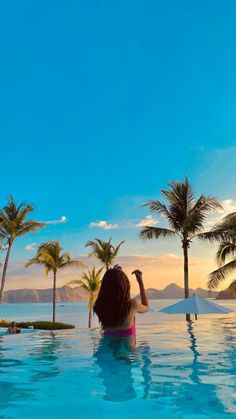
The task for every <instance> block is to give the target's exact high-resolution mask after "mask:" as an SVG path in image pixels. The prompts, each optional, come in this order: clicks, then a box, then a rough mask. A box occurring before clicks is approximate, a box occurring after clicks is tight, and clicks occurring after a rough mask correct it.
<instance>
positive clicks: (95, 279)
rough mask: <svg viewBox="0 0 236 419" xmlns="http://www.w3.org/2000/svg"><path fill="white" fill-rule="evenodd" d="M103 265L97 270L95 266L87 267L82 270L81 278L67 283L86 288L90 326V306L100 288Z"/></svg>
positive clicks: (91, 306)
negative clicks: (84, 270)
mask: <svg viewBox="0 0 236 419" xmlns="http://www.w3.org/2000/svg"><path fill="white" fill-rule="evenodd" d="M102 270H103V267H102V268H101V269H99V270H96V268H95V266H93V268H92V269H91V270H90V269H89V268H87V272H83V274H82V278H81V279H75V280H74V281H70V282H68V284H67V285H79V286H80V287H82V288H83V289H84V290H86V291H87V292H88V294H89V300H88V310H89V319H88V327H89V328H90V327H91V325H92V308H93V304H94V301H95V299H96V297H97V294H98V292H99V289H100V285H101V272H102Z"/></svg>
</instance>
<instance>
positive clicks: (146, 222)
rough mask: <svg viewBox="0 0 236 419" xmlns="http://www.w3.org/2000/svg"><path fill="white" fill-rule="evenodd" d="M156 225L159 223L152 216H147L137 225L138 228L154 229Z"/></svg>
mask: <svg viewBox="0 0 236 419" xmlns="http://www.w3.org/2000/svg"><path fill="white" fill-rule="evenodd" d="M156 224H158V221H157V220H155V218H153V217H152V215H146V217H145V218H143V219H142V220H141V221H139V223H138V224H136V227H146V226H148V227H153V226H155V225H156Z"/></svg>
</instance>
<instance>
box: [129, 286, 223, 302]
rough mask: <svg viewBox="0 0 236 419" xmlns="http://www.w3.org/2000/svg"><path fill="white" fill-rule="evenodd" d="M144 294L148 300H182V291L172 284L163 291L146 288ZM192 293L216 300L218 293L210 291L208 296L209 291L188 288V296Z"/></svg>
mask: <svg viewBox="0 0 236 419" xmlns="http://www.w3.org/2000/svg"><path fill="white" fill-rule="evenodd" d="M146 292H147V296H148V298H149V299H150V300H155V299H172V298H173V299H181V298H184V289H183V288H181V287H180V286H179V285H176V284H174V283H173V284H169V285H167V287H165V288H164V289H163V290H157V289H155V288H148V289H147V290H146ZM194 293H196V294H197V295H199V296H200V297H203V298H207V297H212V298H216V296H217V295H218V292H216V291H211V293H210V294H209V291H208V290H204V289H203V288H197V289H196V290H193V289H192V288H190V289H189V295H192V294H194ZM135 298H140V295H136V297H135Z"/></svg>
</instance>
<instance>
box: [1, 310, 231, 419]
mask: <svg viewBox="0 0 236 419" xmlns="http://www.w3.org/2000/svg"><path fill="white" fill-rule="evenodd" d="M153 307H154V310H155V305H154V306H153ZM154 320H155V323H154ZM158 320H159V322H158ZM235 320H236V318H235V315H234V313H233V316H231V315H230V316H228V317H216V318H213V317H211V318H208V317H203V318H200V319H199V320H198V321H197V322H193V323H192V324H190V325H187V324H186V322H185V321H183V320H182V319H179V318H175V319H173V318H172V317H167V316H164V317H162V316H160V317H159V314H157V313H155V312H151V313H149V315H148V316H147V317H146V318H145V317H144V316H142V317H141V316H140V317H139V318H138V328H137V349H136V351H134V352H130V351H129V350H128V349H127V347H126V346H125V345H123V344H120V342H119V341H117V340H106V339H105V340H104V339H102V338H101V335H100V331H99V328H97V327H96V328H94V329H93V330H91V331H88V330H87V329H85V328H77V329H74V330H72V331H64V332H53V333H52V332H38V333H32V334H22V335H14V336H2V337H0V418H31V419H33V418H54V417H55V418H57V417H58V418H126V417H127V418H130V417H131V418H142V419H143V418H144V417H145V418H158V417H160V418H171V417H173V418H186V419H190V418H196V419H203V418H216V419H217V418H229V417H230V418H236V322H235Z"/></svg>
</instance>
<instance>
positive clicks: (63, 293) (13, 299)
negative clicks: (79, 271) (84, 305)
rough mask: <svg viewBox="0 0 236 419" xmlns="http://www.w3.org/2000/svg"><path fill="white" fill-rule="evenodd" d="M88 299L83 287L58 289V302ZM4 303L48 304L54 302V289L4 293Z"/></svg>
mask: <svg viewBox="0 0 236 419" xmlns="http://www.w3.org/2000/svg"><path fill="white" fill-rule="evenodd" d="M86 299H87V294H86V291H84V290H83V289H82V288H81V287H75V288H71V287H67V286H64V287H61V288H57V292H56V300H57V302H76V301H85V300H86ZM3 301H4V302H6V303H48V302H51V301H52V288H49V289H19V290H9V291H5V292H4V296H3Z"/></svg>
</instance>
